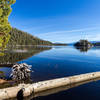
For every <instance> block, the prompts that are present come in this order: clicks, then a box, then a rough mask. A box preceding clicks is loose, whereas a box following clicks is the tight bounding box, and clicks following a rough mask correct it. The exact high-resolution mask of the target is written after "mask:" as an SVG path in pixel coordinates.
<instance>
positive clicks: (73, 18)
mask: <svg viewBox="0 0 100 100" xmlns="http://www.w3.org/2000/svg"><path fill="white" fill-rule="evenodd" d="M12 7H13V11H12V13H11V15H10V17H9V22H10V23H11V25H12V26H13V27H16V28H18V29H21V30H23V31H26V32H28V33H30V34H32V35H34V36H37V37H39V38H41V39H45V40H49V41H52V42H61V43H71V42H75V41H78V40H79V39H88V40H90V41H100V0H16V4H15V5H13V6H12Z"/></svg>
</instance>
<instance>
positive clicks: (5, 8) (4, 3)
mask: <svg viewBox="0 0 100 100" xmlns="http://www.w3.org/2000/svg"><path fill="white" fill-rule="evenodd" d="M15 2H16V0H0V47H1V48H2V49H4V48H5V47H6V44H7V43H8V40H9V38H10V35H9V32H10V31H11V26H10V23H9V22H8V17H9V15H10V13H11V11H12V9H11V5H12V4H14V3H15Z"/></svg>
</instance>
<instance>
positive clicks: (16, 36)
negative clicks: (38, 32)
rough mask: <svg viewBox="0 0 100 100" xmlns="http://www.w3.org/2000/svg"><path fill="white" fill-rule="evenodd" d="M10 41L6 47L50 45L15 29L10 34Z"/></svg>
mask: <svg viewBox="0 0 100 100" xmlns="http://www.w3.org/2000/svg"><path fill="white" fill-rule="evenodd" d="M10 36H11V37H10V40H9V42H8V44H7V45H8V46H9V45H11V46H15V45H52V43H51V42H49V41H45V40H42V39H39V38H37V37H35V36H32V35H31V34H28V33H27V32H23V31H21V30H18V29H16V28H12V31H11V32H10Z"/></svg>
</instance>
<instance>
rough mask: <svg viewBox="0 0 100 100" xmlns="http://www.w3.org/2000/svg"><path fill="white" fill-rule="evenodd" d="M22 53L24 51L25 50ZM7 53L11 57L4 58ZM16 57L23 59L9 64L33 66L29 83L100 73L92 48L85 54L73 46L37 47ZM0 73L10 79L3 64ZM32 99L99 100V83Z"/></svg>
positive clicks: (99, 55) (99, 56) (98, 57)
mask: <svg viewBox="0 0 100 100" xmlns="http://www.w3.org/2000/svg"><path fill="white" fill-rule="evenodd" d="M25 50H27V48H26V49H25ZM25 50H24V51H25ZM37 51H38V52H37ZM83 51H84V50H83ZM29 52H30V53H29ZM7 53H8V54H10V55H11V54H12V51H10V52H9V51H8V52H5V55H7ZM17 53H18V50H17ZM13 54H14V55H15V54H16V52H13ZM18 54H19V58H20V55H21V56H22V55H23V56H24V57H22V58H20V59H19V60H16V59H15V60H13V61H12V60H11V61H10V62H12V63H13V62H14V63H15V62H18V63H24V62H25V63H27V64H29V65H32V70H34V73H31V79H32V80H33V81H34V82H37V81H42V80H48V79H55V78H61V77H66V76H72V75H78V74H83V73H88V72H96V71H100V48H99V47H98V48H96V47H93V48H91V49H89V50H88V51H87V50H86V52H85V51H84V52H82V50H81V51H80V50H79V49H75V48H74V47H73V46H54V47H39V48H38V47H37V48H32V49H30V50H28V51H27V52H21V51H20V52H19V53H18ZM18 54H17V55H18ZM26 54H27V56H26ZM16 57H17V56H16ZM16 57H14V58H16ZM1 65H2V64H1ZM0 71H3V72H4V73H5V75H6V78H9V75H10V73H11V68H10V67H6V65H5V66H4V64H3V65H2V67H1V68H0ZM34 99H35V100H67V99H68V100H100V81H96V82H90V83H87V84H84V85H81V86H78V87H74V88H71V89H69V90H64V91H61V92H59V93H54V94H50V95H48V96H41V97H37V98H34ZM34 99H33V100H34Z"/></svg>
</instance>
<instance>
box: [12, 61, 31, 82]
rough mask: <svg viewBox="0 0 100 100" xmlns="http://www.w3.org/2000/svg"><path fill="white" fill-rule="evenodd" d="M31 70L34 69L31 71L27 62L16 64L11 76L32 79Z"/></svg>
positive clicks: (17, 79) (14, 78) (20, 79)
mask: <svg viewBox="0 0 100 100" xmlns="http://www.w3.org/2000/svg"><path fill="white" fill-rule="evenodd" d="M31 72H32V71H31V66H30V65H28V64H26V63H22V64H15V65H13V67H12V73H11V77H12V79H13V80H16V81H22V80H26V79H30V73H31Z"/></svg>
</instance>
